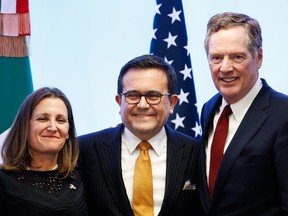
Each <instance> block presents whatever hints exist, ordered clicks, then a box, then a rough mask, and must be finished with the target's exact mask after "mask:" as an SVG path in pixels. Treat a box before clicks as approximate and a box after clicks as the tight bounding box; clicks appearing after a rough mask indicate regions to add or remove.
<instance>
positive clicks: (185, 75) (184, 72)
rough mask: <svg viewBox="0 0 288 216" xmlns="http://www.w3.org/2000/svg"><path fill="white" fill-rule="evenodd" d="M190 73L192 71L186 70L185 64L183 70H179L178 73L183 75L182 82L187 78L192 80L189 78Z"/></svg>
mask: <svg viewBox="0 0 288 216" xmlns="http://www.w3.org/2000/svg"><path fill="white" fill-rule="evenodd" d="M191 71H192V69H191V68H188V67H187V65H186V64H185V68H184V70H181V71H179V72H180V73H182V74H183V75H184V77H183V80H186V78H187V77H189V78H192V77H191Z"/></svg>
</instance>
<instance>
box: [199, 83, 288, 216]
mask: <svg viewBox="0 0 288 216" xmlns="http://www.w3.org/2000/svg"><path fill="white" fill-rule="evenodd" d="M262 82H263V87H262V89H261V90H260V92H259V93H258V95H257V96H256V98H255V99H254V101H253V102H252V104H251V106H250V108H249V109H248V111H247V113H246V115H245V116H244V119H243V120H242V122H241V124H240V125H239V128H238V130H237V131H236V133H235V135H234V137H233V139H232V140H231V142H230V145H229V147H228V148H227V150H226V152H225V154H224V156H223V159H222V162H221V165H220V168H219V174H218V178H217V180H216V183H215V190H214V194H213V197H212V200H211V202H210V199H209V193H208V187H207V177H206V168H205V166H206V162H205V157H206V156H205V146H206V145H207V139H208V133H209V131H210V129H211V126H212V124H213V118H214V113H215V111H216V109H217V108H218V107H219V104H220V103H221V99H222V97H221V95H220V94H217V95H216V96H214V97H213V98H212V99H211V100H209V101H208V102H207V103H206V104H204V106H203V109H202V113H201V124H202V127H203V143H202V145H201V151H200V165H201V168H200V181H201V185H200V187H201V189H200V197H201V202H202V204H203V207H204V210H205V213H206V215H217V216H222V215H227V216H228V215H229V216H232V215H233V216H234V215H239V216H240V215H241V216H257V215H261V216H265V215H267V216H274V215H286V214H287V212H288V97H287V96H286V95H283V94H281V93H278V92H276V91H274V90H273V89H271V88H270V87H269V86H268V85H267V83H266V81H265V80H262ZM202 184H203V185H202Z"/></svg>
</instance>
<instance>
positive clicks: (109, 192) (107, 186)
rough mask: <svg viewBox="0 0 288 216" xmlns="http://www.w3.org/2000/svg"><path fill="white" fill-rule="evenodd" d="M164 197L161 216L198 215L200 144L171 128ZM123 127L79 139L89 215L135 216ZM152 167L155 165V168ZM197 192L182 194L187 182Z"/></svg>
mask: <svg viewBox="0 0 288 216" xmlns="http://www.w3.org/2000/svg"><path fill="white" fill-rule="evenodd" d="M165 128H166V133H167V140H168V141H167V168H166V183H165V197H164V200H163V204H162V208H161V210H160V213H159V215H163V216H168V215H169V216H170V215H171V216H172V215H173V216H174V215H175V216H183V215H198V213H197V212H196V211H198V209H197V208H199V206H200V202H199V198H198V181H197V179H198V174H197V172H198V171H197V169H198V167H197V166H198V143H197V142H196V140H194V139H192V138H191V137H188V136H186V135H184V134H180V133H179V132H176V131H174V130H171V129H170V128H168V127H165ZM123 129H124V126H123V124H119V125H118V126H117V127H115V128H108V129H105V130H102V131H99V132H95V133H91V134H88V135H83V136H81V137H79V141H80V157H79V164H78V165H79V167H78V169H79V171H80V174H81V175H82V179H83V182H84V186H85V188H86V193H87V202H88V203H87V205H88V211H89V214H90V215H93V216H94V215H101V216H114V215H119V216H120V215H122V216H129V215H131V216H132V215H133V211H132V208H131V205H130V202H129V199H128V196H127V194H126V189H125V185H124V181H123V177H122V171H121V133H122V131H123ZM152 166H153V164H152ZM188 179H190V181H191V182H192V184H196V188H197V189H196V190H182V189H183V186H184V183H185V181H186V180H188Z"/></svg>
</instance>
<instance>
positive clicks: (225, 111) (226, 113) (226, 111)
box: [221, 105, 232, 117]
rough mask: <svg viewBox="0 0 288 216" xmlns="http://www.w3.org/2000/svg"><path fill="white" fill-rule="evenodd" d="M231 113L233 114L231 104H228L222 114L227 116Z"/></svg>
mask: <svg viewBox="0 0 288 216" xmlns="http://www.w3.org/2000/svg"><path fill="white" fill-rule="evenodd" d="M231 114H232V110H231V107H230V105H226V106H225V107H224V110H223V112H222V114H221V116H225V117H227V116H229V115H231Z"/></svg>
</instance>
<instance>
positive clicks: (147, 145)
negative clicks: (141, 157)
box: [138, 141, 151, 151]
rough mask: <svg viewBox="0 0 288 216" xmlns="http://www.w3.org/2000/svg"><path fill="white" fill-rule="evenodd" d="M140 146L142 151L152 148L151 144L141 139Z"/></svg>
mask: <svg viewBox="0 0 288 216" xmlns="http://www.w3.org/2000/svg"><path fill="white" fill-rule="evenodd" d="M138 148H139V149H140V150H141V151H143V150H144V151H145V150H146V151H147V150H149V149H150V148H151V144H150V143H149V142H147V141H141V142H140V143H139V144H138Z"/></svg>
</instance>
